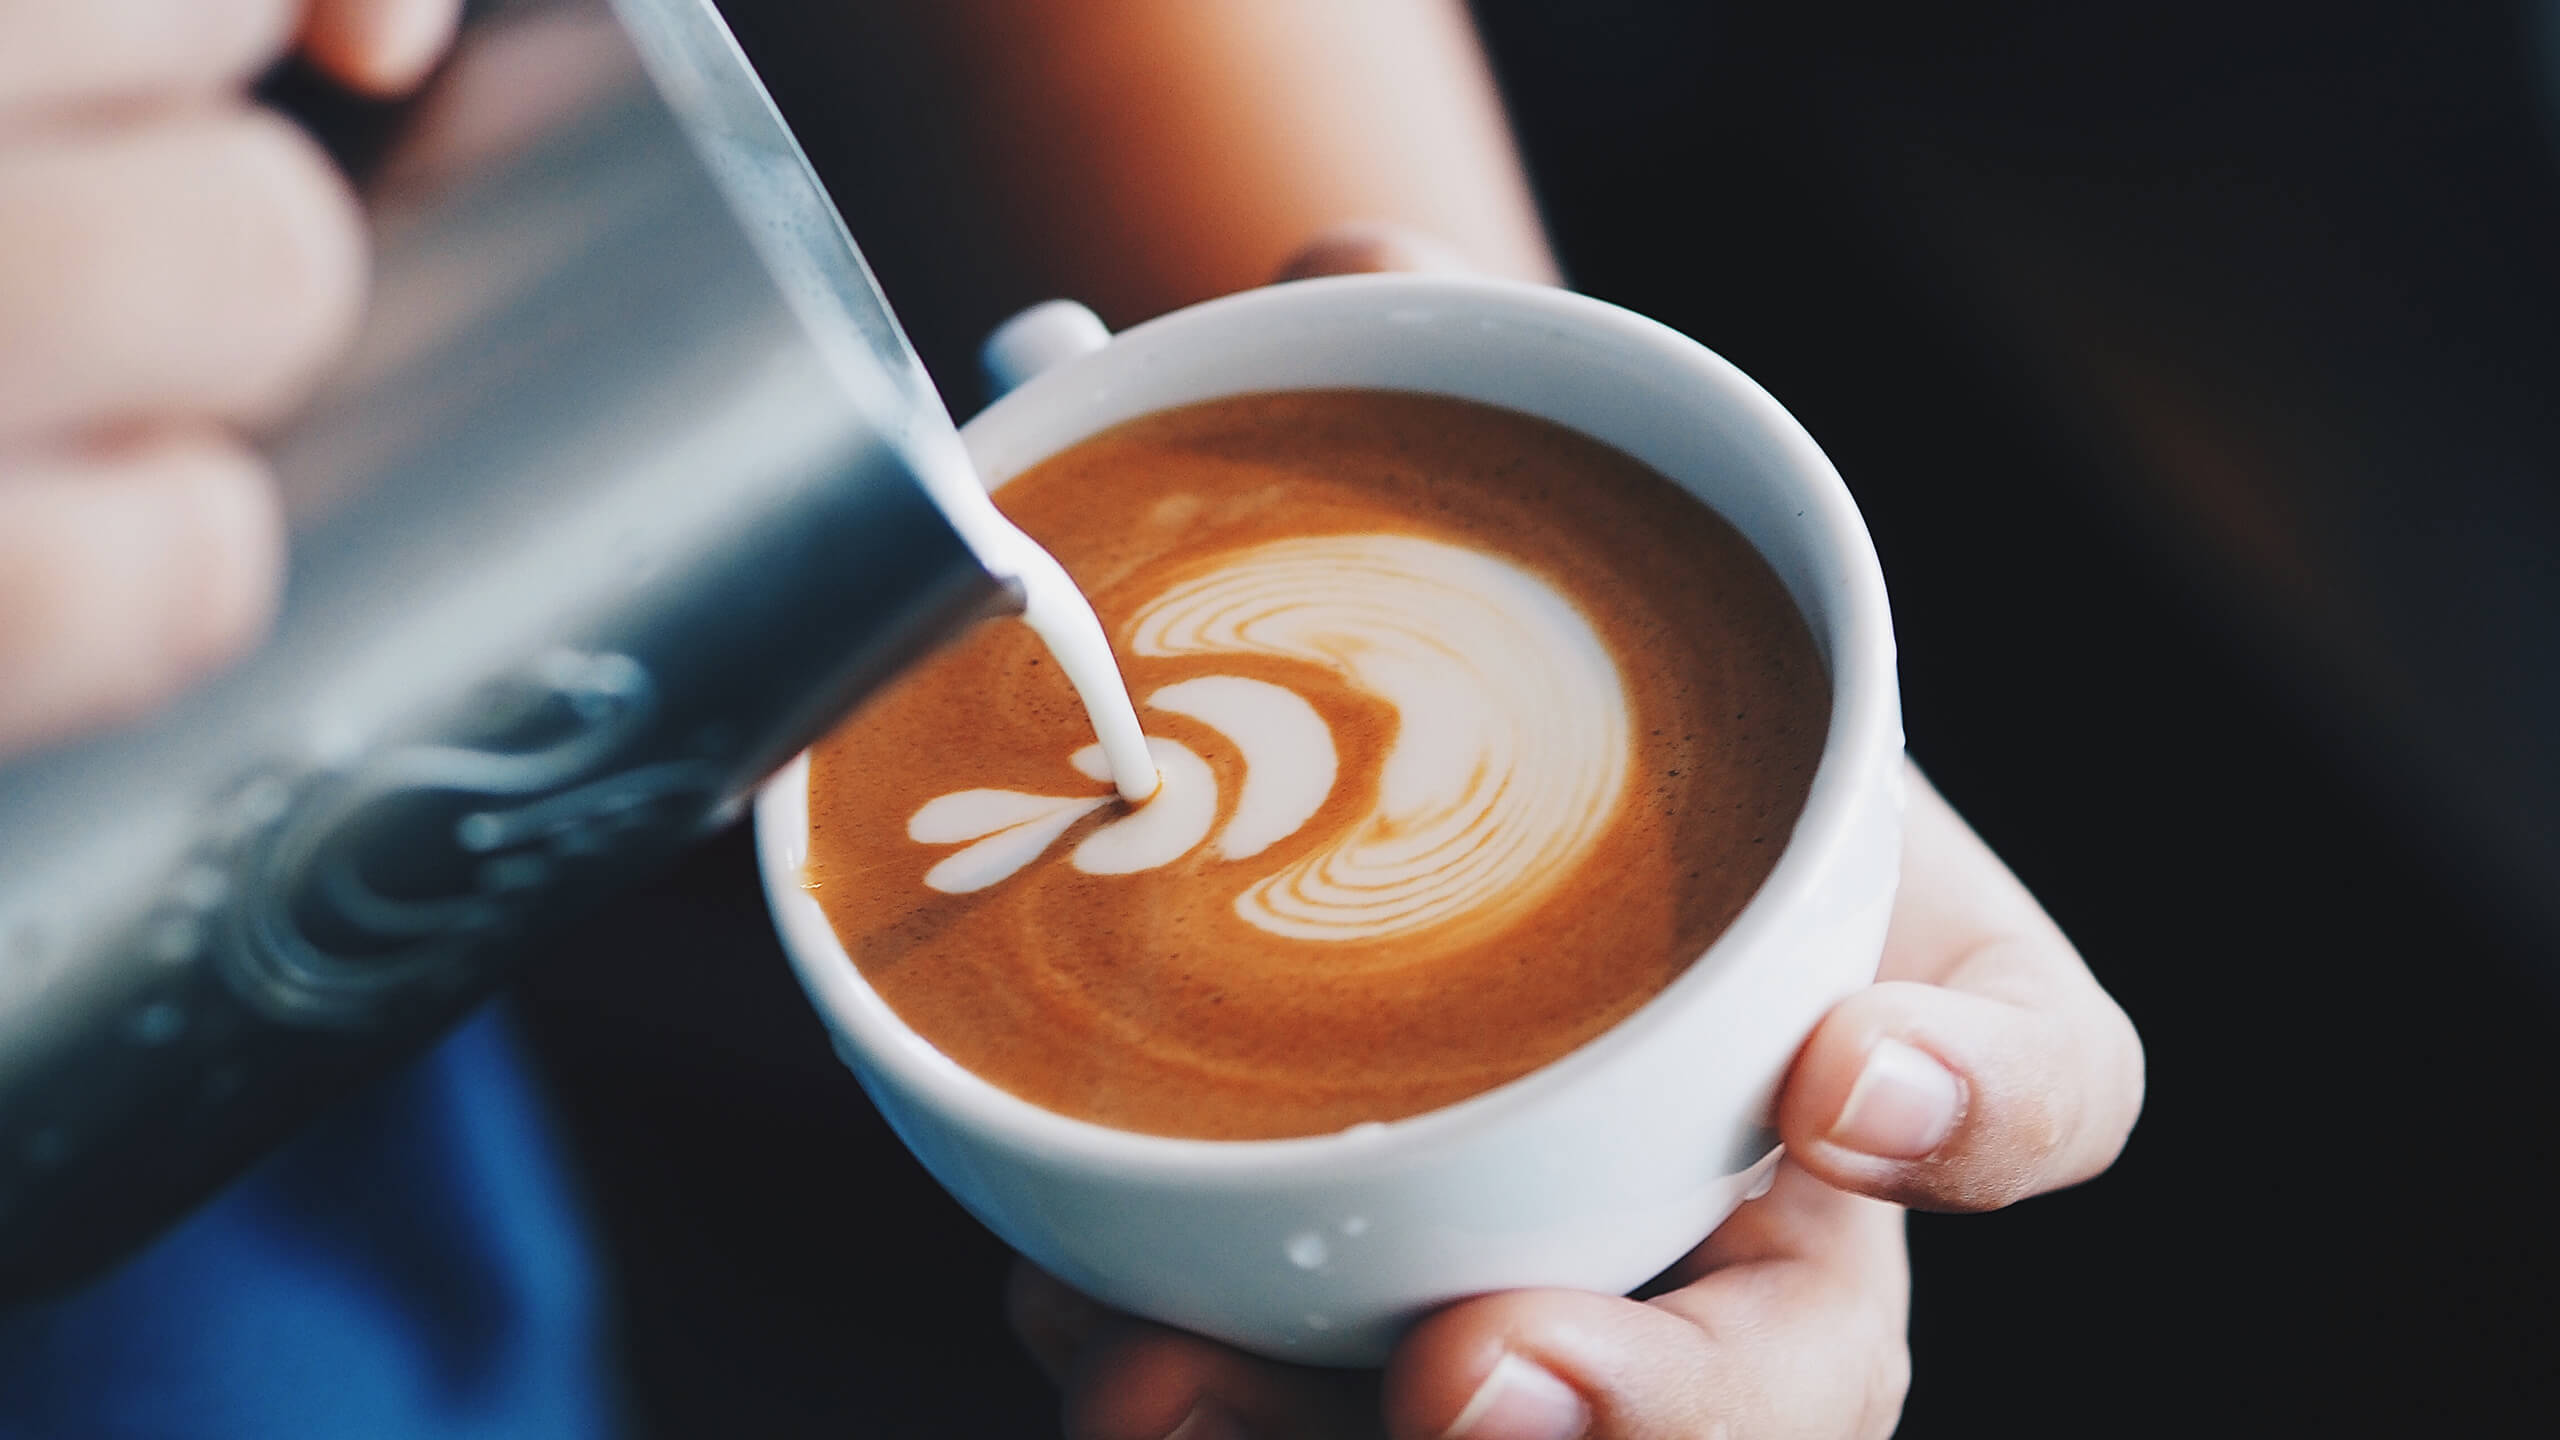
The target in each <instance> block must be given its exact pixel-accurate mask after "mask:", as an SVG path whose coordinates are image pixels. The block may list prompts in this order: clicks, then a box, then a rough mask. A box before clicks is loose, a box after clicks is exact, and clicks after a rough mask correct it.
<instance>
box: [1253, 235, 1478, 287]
mask: <svg viewBox="0 0 2560 1440" xmlns="http://www.w3.org/2000/svg"><path fill="white" fill-rule="evenodd" d="M1389 270H1419V271H1436V272H1441V273H1446V274H1468V273H1472V272H1473V271H1474V270H1475V267H1474V266H1472V265H1470V264H1468V263H1467V259H1466V257H1465V256H1463V255H1461V254H1459V253H1458V252H1457V250H1456V249H1454V248H1452V247H1451V246H1449V245H1447V244H1444V243H1443V242H1441V241H1439V240H1436V239H1434V238H1432V237H1431V236H1429V235H1425V234H1423V233H1422V232H1421V231H1419V230H1415V229H1412V228H1410V227H1407V226H1403V225H1391V224H1386V223H1383V222H1374V221H1358V222H1354V223H1352V224H1348V225H1337V226H1335V227H1333V228H1332V229H1330V230H1327V231H1325V232H1324V233H1323V234H1321V235H1319V236H1317V237H1316V238H1315V239H1313V240H1311V241H1309V242H1307V244H1306V245H1305V246H1304V247H1302V248H1300V249H1299V251H1298V252H1297V253H1296V254H1294V255H1292V256H1290V257H1289V258H1288V260H1287V261H1286V262H1284V263H1283V264H1282V265H1281V267H1280V273H1279V274H1278V275H1276V276H1274V277H1273V278H1274V279H1276V280H1307V279H1312V278H1314V277H1315V276H1318V275H1366V274H1374V273H1377V272H1381V271H1389Z"/></svg>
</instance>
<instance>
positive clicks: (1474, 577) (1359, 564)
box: [907, 535, 1628, 941]
mask: <svg viewBox="0 0 2560 1440" xmlns="http://www.w3.org/2000/svg"><path fill="white" fill-rule="evenodd" d="M1130 628H1131V632H1132V635H1131V641H1130V648H1131V649H1132V650H1134V651H1135V652H1136V653H1137V654H1140V655H1152V656H1165V657H1178V656H1193V655H1201V656H1217V655H1247V654H1251V655H1266V656H1270V657H1273V658H1276V659H1282V660H1297V661H1303V662H1305V663H1307V664H1310V665H1316V666H1320V667H1322V668H1324V669H1326V670H1329V671H1332V672H1333V673H1334V674H1336V675H1337V676H1339V677H1340V678H1341V679H1343V680H1345V681H1347V682H1349V683H1350V684H1351V685H1352V686H1353V687H1354V688H1355V689H1358V690H1360V691H1362V692H1363V693H1366V694H1369V695H1373V696H1375V697H1377V698H1379V699H1381V700H1384V701H1386V702H1387V703H1388V704H1389V705H1390V706H1392V707H1393V709H1394V712H1395V716H1396V722H1397V730H1396V739H1395V741H1394V743H1393V744H1392V746H1390V747H1389V749H1388V750H1387V752H1386V756H1385V762H1384V765H1383V767H1382V773H1381V774H1380V776H1379V784H1378V788H1377V799H1376V802H1375V803H1374V804H1372V805H1371V806H1370V807H1369V808H1368V809H1367V811H1365V812H1364V813H1362V814H1360V815H1358V816H1357V817H1355V818H1354V819H1353V820H1352V821H1351V823H1350V824H1349V825H1348V826H1346V827H1344V828H1343V830H1342V832H1341V834H1340V835H1339V837H1338V838H1335V839H1333V840H1332V841H1331V842H1330V843H1327V844H1325V845H1323V846H1322V847H1320V848H1318V849H1317V850H1315V851H1314V852H1313V853H1311V854H1309V855H1307V856H1305V857H1304V858H1302V859H1300V860H1298V861H1296V862H1295V863H1293V864H1291V865H1289V866H1287V867H1285V868H1283V869H1280V870H1277V871H1274V872H1272V873H1269V874H1265V875H1262V876H1258V877H1255V878H1253V879H1252V880H1250V881H1249V882H1248V883H1246V884H1245V886H1244V888H1243V889H1242V891H1241V892H1240V893H1238V894H1237V896H1236V899H1235V912H1236V914H1237V916H1238V917H1240V918H1241V919H1243V920H1244V921H1245V922H1246V923H1247V924H1250V925H1253V926H1255V927H1257V928H1259V929H1262V930H1267V931H1269V932H1270V933H1272V934H1274V935H1282V936H1287V937H1289V938H1291V939H1295V940H1322V941H1348V940H1382V939H1386V938H1388V937H1390V936H1396V935H1408V934H1412V933H1414V932H1416V931H1420V930H1426V929H1429V928H1431V927H1432V926H1434V925H1437V924H1440V923H1443V922H1444V921H1447V920H1450V919H1453V918H1456V917H1461V916H1463V917H1465V918H1466V919H1467V920H1468V921H1469V922H1470V923H1471V924H1473V925H1476V926H1482V927H1485V928H1487V929H1498V928H1500V927H1501V926H1502V925H1503V924H1504V923H1505V922H1506V921H1508V920H1509V919H1510V918H1512V917H1513V916H1514V915H1516V914H1519V913H1522V912H1525V911H1528V910H1531V909H1534V908H1535V907H1536V906H1537V904H1538V903H1539V902H1540V901H1541V900H1542V899H1544V898H1545V896H1546V893H1547V891H1548V890H1549V889H1550V888H1551V887H1552V886H1553V885H1554V884H1555V882H1556V880H1557V878H1558V877H1560V876H1562V875H1564V874H1567V873H1569V872H1570V871H1571V870H1572V868H1573V866H1574V865H1575V864H1576V863H1577V862H1579V861H1580V860H1581V859H1582V858H1583V856H1584V855H1585V854H1586V853H1588V852H1589V850H1590V848H1591V846H1592V844H1593V842H1594V841H1595V840H1596V839H1597V838H1598V836H1599V834H1600V832H1601V831H1602V830H1603V829H1604V828H1605V827H1606V826H1607V824H1608V823H1609V817H1610V814H1611V812H1612V811H1613V810H1615V808H1616V806H1617V803H1618V798H1619V794H1620V792H1621V791H1623V790H1624V789H1625V788H1626V778H1627V749H1628V736H1627V697H1626V687H1625V686H1624V685H1623V684H1622V683H1621V682H1620V680H1619V678H1618V667H1617V665H1616V664H1615V663H1614V662H1613V661H1611V660H1610V658H1609V652H1608V649H1607V647H1605V646H1603V645H1602V644H1601V643H1600V637H1599V636H1598V635H1596V634H1594V633H1592V629H1591V625H1590V622H1589V621H1587V620H1585V619H1583V617H1582V614H1581V612H1579V611H1577V610H1575V609H1574V608H1573V605H1572V603H1571V602H1570V601H1568V600H1566V599H1565V598H1564V597H1563V596H1562V595H1559V594H1557V593H1556V592H1555V590H1554V588H1553V587H1551V586H1549V585H1548V584H1547V583H1546V582H1545V581H1543V580H1541V579H1539V578H1538V577H1537V576H1535V575H1533V574H1531V573H1529V572H1528V571H1526V570H1524V569H1522V568H1520V567H1519V566H1517V565H1513V564H1511V563H1509V562H1508V561H1504V560H1500V559H1497V558H1495V557H1493V556H1491V555H1486V554H1483V553H1481V552H1479V551H1474V550H1467V549H1463V548H1461V547H1459V546H1455V545H1449V544H1444V543H1442V542H1440V541H1436V540H1425V539H1422V538H1419V537H1417V536H1412V535H1323V536H1313V537H1309V538H1306V539H1300V540H1281V541H1275V542H1273V543H1271V544H1267V545H1259V546H1255V547H1253V548H1252V549H1249V550H1245V551H1241V552H1238V553H1236V554H1234V555H1230V556H1226V557H1222V558H1221V559H1220V560H1219V561H1218V562H1217V563H1216V564H1214V565H1213V566H1212V567H1210V569H1209V570H1208V573H1206V574H1204V575H1202V576H1200V577H1199V578H1197V579H1195V580H1191V581H1189V582H1187V583H1185V584H1182V585H1179V586H1176V587H1175V588H1174V589H1172V590H1170V591H1167V592H1166V593H1165V594H1163V595H1161V596H1159V597H1157V598H1156V599H1155V600H1154V601H1152V602H1150V603H1148V604H1147V605H1145V606H1142V607H1141V608H1140V609H1139V611H1138V614H1137V616H1136V618H1135V619H1134V620H1133V621H1132V622H1131V627H1130ZM1147 704H1148V705H1149V706H1150V707H1151V708H1155V709H1163V710H1171V711H1175V712H1177V713H1181V714H1187V715H1190V716H1191V717H1193V718H1194V719H1197V720H1200V721H1201V722H1202V723H1204V724H1207V725H1209V726H1211V727H1212V728H1214V729H1216V730H1218V731H1219V732H1220V733H1221V734H1223V735H1225V736H1226V737H1227V739H1228V740H1230V741H1232V742H1234V744H1235V745H1236V748H1237V749H1238V750H1239V751H1241V752H1242V753H1243V756H1244V761H1245V778H1244V784H1243V786H1242V791H1241V794H1240V795H1239V797H1238V799H1237V801H1236V803H1235V805H1234V808H1233V811H1232V818H1231V819H1230V820H1229V821H1228V823H1227V829H1226V832H1225V833H1224V834H1223V835H1221V836H1220V837H1219V841H1218V848H1219V850H1220V853H1221V854H1222V855H1223V856H1224V857H1225V858H1227V859H1230V860H1241V859H1247V858H1250V857H1252V856H1254V855H1257V854H1260V853H1261V852H1262V851H1263V850H1265V849H1267V848H1268V847H1269V846H1271V845H1272V844H1274V843H1276V842H1277V841H1280V840H1284V839H1286V838H1288V837H1289V836H1290V835H1292V834H1294V833H1296V832H1297V830H1298V829H1299V827H1301V826H1302V825H1304V824H1305V823H1306V822H1307V820H1308V819H1309V818H1310V817H1312V816H1313V815H1314V814H1315V813H1316V812H1317V811H1318V810H1319V809H1321V808H1323V805H1324V801H1325V797H1326V795H1327V794H1328V793H1329V792H1330V791H1331V789H1332V787H1333V780H1334V766H1335V747H1334V744H1333V738H1332V736H1331V734H1330V733H1329V732H1328V731H1327V730H1326V729H1325V727H1324V720H1323V717H1322V716H1320V715H1318V714H1317V713H1316V711H1315V707H1313V706H1311V705H1309V704H1308V703H1307V702H1306V701H1305V700H1304V699H1303V698H1301V697H1299V696H1298V695H1296V694H1294V693H1293V692H1291V691H1289V690H1287V689H1284V688H1282V687H1280V686H1277V685H1273V684H1270V683H1269V682H1267V681H1261V680H1254V679H1251V678H1248V677H1245V676H1241V675H1206V676H1202V677H1200V678H1198V679H1195V680H1186V681H1182V682H1181V683H1179V684H1174V685H1168V686H1165V687H1164V688H1163V689H1160V690H1158V691H1156V692H1155V693H1154V694H1152V695H1150V696H1148V697H1147ZM1148 743H1149V745H1150V747H1151V748H1152V749H1153V750H1154V752H1155V756H1156V763H1157V768H1158V769H1159V771H1160V772H1161V773H1162V774H1163V777H1164V788H1163V790H1162V791H1161V792H1160V793H1159V794H1158V795H1157V796H1156V798H1155V799H1154V800H1152V801H1150V802H1148V803H1147V804H1145V805H1143V806H1141V807H1140V808H1139V809H1138V810H1137V811H1136V812H1135V813H1133V814H1131V815H1129V816H1127V817H1125V818H1123V819H1120V820H1116V821H1114V822H1112V823H1111V824H1109V825H1106V826H1104V827H1103V828H1101V829H1099V830H1097V831H1095V832H1094V833H1093V834H1092V835H1091V836H1089V837H1087V838H1086V839H1085V841H1084V843H1083V844H1081V845H1079V846H1077V847H1076V850H1075V854H1074V863H1075V866H1076V868H1077V869H1079V870H1082V871H1084V872H1085V873H1087V874H1093V875H1125V874H1133V873H1136V872H1138V871H1141V870H1152V869H1155V868H1157V867H1158V866H1162V865H1169V864H1171V863H1173V862H1174V861H1176V860H1178V859H1180V858H1182V856H1184V855H1185V854H1188V853H1189V852H1190V851H1191V850H1192V849H1193V848H1194V847H1195V846H1197V845H1199V844H1200V843H1201V842H1203V841H1205V840H1207V839H1208V838H1209V829H1210V826H1211V825H1212V824H1213V823H1214V822H1215V819H1216V814H1217V811H1218V808H1219V797H1218V794H1217V790H1216V786H1217V778H1216V776H1215V775H1214V774H1213V773H1212V772H1211V771H1210V769H1209V767H1208V765H1207V764H1206V763H1204V762H1203V761H1202V760H1201V759H1200V757H1199V756H1198V755H1196V754H1194V753H1192V751H1191V750H1190V749H1189V748H1188V747H1186V746H1183V745H1181V744H1179V743H1177V742H1174V741H1170V740H1162V739H1155V740H1150V741H1149V742H1148ZM1074 764H1075V766H1076V769H1077V770H1078V771H1080V772H1082V773H1083V774H1085V775H1088V776H1090V777H1092V778H1093V779H1096V780H1108V779H1110V770H1109V768H1108V767H1107V766H1106V765H1105V764H1104V763H1103V761H1102V752H1101V749H1100V747H1098V746H1087V747H1085V748H1084V749H1082V750H1080V751H1078V752H1076V755H1075V757H1074ZM1109 798H1110V797H1109V796H1107V795H1096V796H1091V797H1082V798H1079V797H1075V796H1045V795H1030V794H1025V793H1023V792H1021V791H1015V790H963V791H959V792H956V793H954V794H949V795H943V796H940V797H937V798H936V799H934V800H931V801H929V802H927V803H926V804H925V806H924V808H922V809H920V810H918V811H917V812H916V813H915V817H914V818H913V819H911V820H910V821H908V822H907V836H908V838H909V839H911V840H916V841H918V842H921V843H923V844H928V845H931V844H948V843H950V842H952V841H956V840H975V841H976V842H977V843H976V844H974V845H972V846H970V848H969V849H967V850H964V851H961V852H960V853H959V854H957V855H954V856H952V857H951V858H950V859H948V860H945V861H943V862H942V863H941V864H939V865H936V866H935V867H934V868H933V869H931V870H929V871H927V872H926V873H925V884H927V885H929V886H931V887H933V888H934V889H936V890H940V891H943V892H944V893H946V894H967V893H969V892H972V891H976V890H982V889H985V888H986V887H987V886H989V885H993V884H995V883H997V882H999V881H1001V880H1003V879H1005V878H1006V877H1008V876H1010V875H1012V874H1014V873H1016V872H1017V871H1019V870H1021V869H1022V867H1024V866H1025V865H1028V864H1030V863H1031V862H1032V861H1033V860H1034V859H1036V858H1038V856H1039V854H1040V852H1042V851H1043V850H1046V849H1047V848H1048V847H1049V846H1050V845H1051V844H1053V843H1055V842H1056V840H1057V839H1058V837H1059V836H1061V835H1063V834H1065V833H1066V831H1067V830H1068V829H1069V828H1070V827H1071V826H1073V825H1074V824H1075V822H1076V821H1078V820H1080V819H1082V818H1084V816H1086V815H1088V814H1090V813H1092V812H1093V811H1095V810H1097V809H1099V808H1101V806H1102V805H1103V804H1104V803H1105V801H1107V800H1108V799H1109ZM981 836H984V837H987V838H983V839H981V838H979V837H981Z"/></svg>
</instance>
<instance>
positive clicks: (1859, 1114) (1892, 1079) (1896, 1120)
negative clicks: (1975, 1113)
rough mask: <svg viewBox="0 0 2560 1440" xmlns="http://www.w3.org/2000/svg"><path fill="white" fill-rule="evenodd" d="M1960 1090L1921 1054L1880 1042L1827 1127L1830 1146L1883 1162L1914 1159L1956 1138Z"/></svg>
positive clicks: (1944, 1069) (1946, 1072) (1944, 1071)
mask: <svg viewBox="0 0 2560 1440" xmlns="http://www.w3.org/2000/svg"><path fill="white" fill-rule="evenodd" d="M1963 1103H1964V1087H1963V1086H1961V1085H1959V1084H1958V1083H1957V1082H1956V1077H1955V1074H1954V1072H1953V1071H1950V1070H1949V1069H1947V1067H1946V1066H1944V1065H1941V1064H1939V1063H1938V1062H1937V1060H1936V1059H1934V1058H1933V1057H1931V1056H1930V1055H1929V1054H1928V1053H1927V1052H1926V1051H1923V1050H1920V1049H1918V1048H1916V1047H1913V1046H1910V1045H1905V1044H1903V1043H1902V1042H1901V1041H1899V1040H1879V1041H1877V1042H1876V1046H1875V1048H1874V1049H1873V1050H1870V1051H1868V1052H1867V1064H1866V1068H1865V1069H1863V1070H1860V1071H1859V1072H1858V1083H1857V1084H1855V1085H1852V1086H1850V1087H1849V1103H1848V1104H1846V1105H1843V1106H1841V1107H1840V1118H1839V1120H1838V1121H1837V1122H1835V1123H1834V1124H1833V1125H1832V1127H1831V1135H1830V1137H1829V1138H1830V1140H1831V1142H1832V1143H1833V1144H1835V1145H1839V1146H1842V1147H1844V1148H1846V1149H1850V1150H1855V1151H1858V1152H1859V1153H1861V1154H1865V1155H1874V1156H1878V1157H1880V1158H1882V1159H1886V1160H1917V1159H1919V1158H1921V1157H1922V1156H1924V1155H1927V1154H1929V1153H1931V1152H1933V1151H1935V1150H1936V1149H1937V1148H1938V1147H1939V1146H1941V1145H1944V1144H1945V1143H1947V1137H1948V1136H1949V1135H1951V1134H1954V1133H1955V1128H1956V1112H1957V1111H1958V1109H1960V1108H1961V1107H1962V1105H1963Z"/></svg>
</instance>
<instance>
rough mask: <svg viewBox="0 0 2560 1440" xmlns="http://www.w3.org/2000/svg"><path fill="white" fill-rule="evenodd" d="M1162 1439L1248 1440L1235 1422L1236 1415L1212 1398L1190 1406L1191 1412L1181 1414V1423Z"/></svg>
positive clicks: (1241, 1428)
mask: <svg viewBox="0 0 2560 1440" xmlns="http://www.w3.org/2000/svg"><path fill="white" fill-rule="evenodd" d="M1164 1440H1248V1437H1247V1436H1246V1435H1245V1433H1244V1427H1243V1426H1242V1425H1239V1424H1237V1423H1236V1417H1234V1416H1233V1415H1230V1414H1228V1413H1227V1412H1226V1408H1225V1407H1224V1406H1222V1405H1220V1404H1218V1403H1217V1402H1216V1401H1214V1400H1203V1401H1201V1402H1200V1403H1199V1404H1197V1405H1194V1406H1192V1407H1191V1413H1190V1414H1188V1415H1185V1416H1183V1417H1182V1423H1181V1424H1179V1425H1176V1426H1174V1427H1173V1433H1171V1434H1169V1435H1167V1436H1165V1437H1164Z"/></svg>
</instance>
